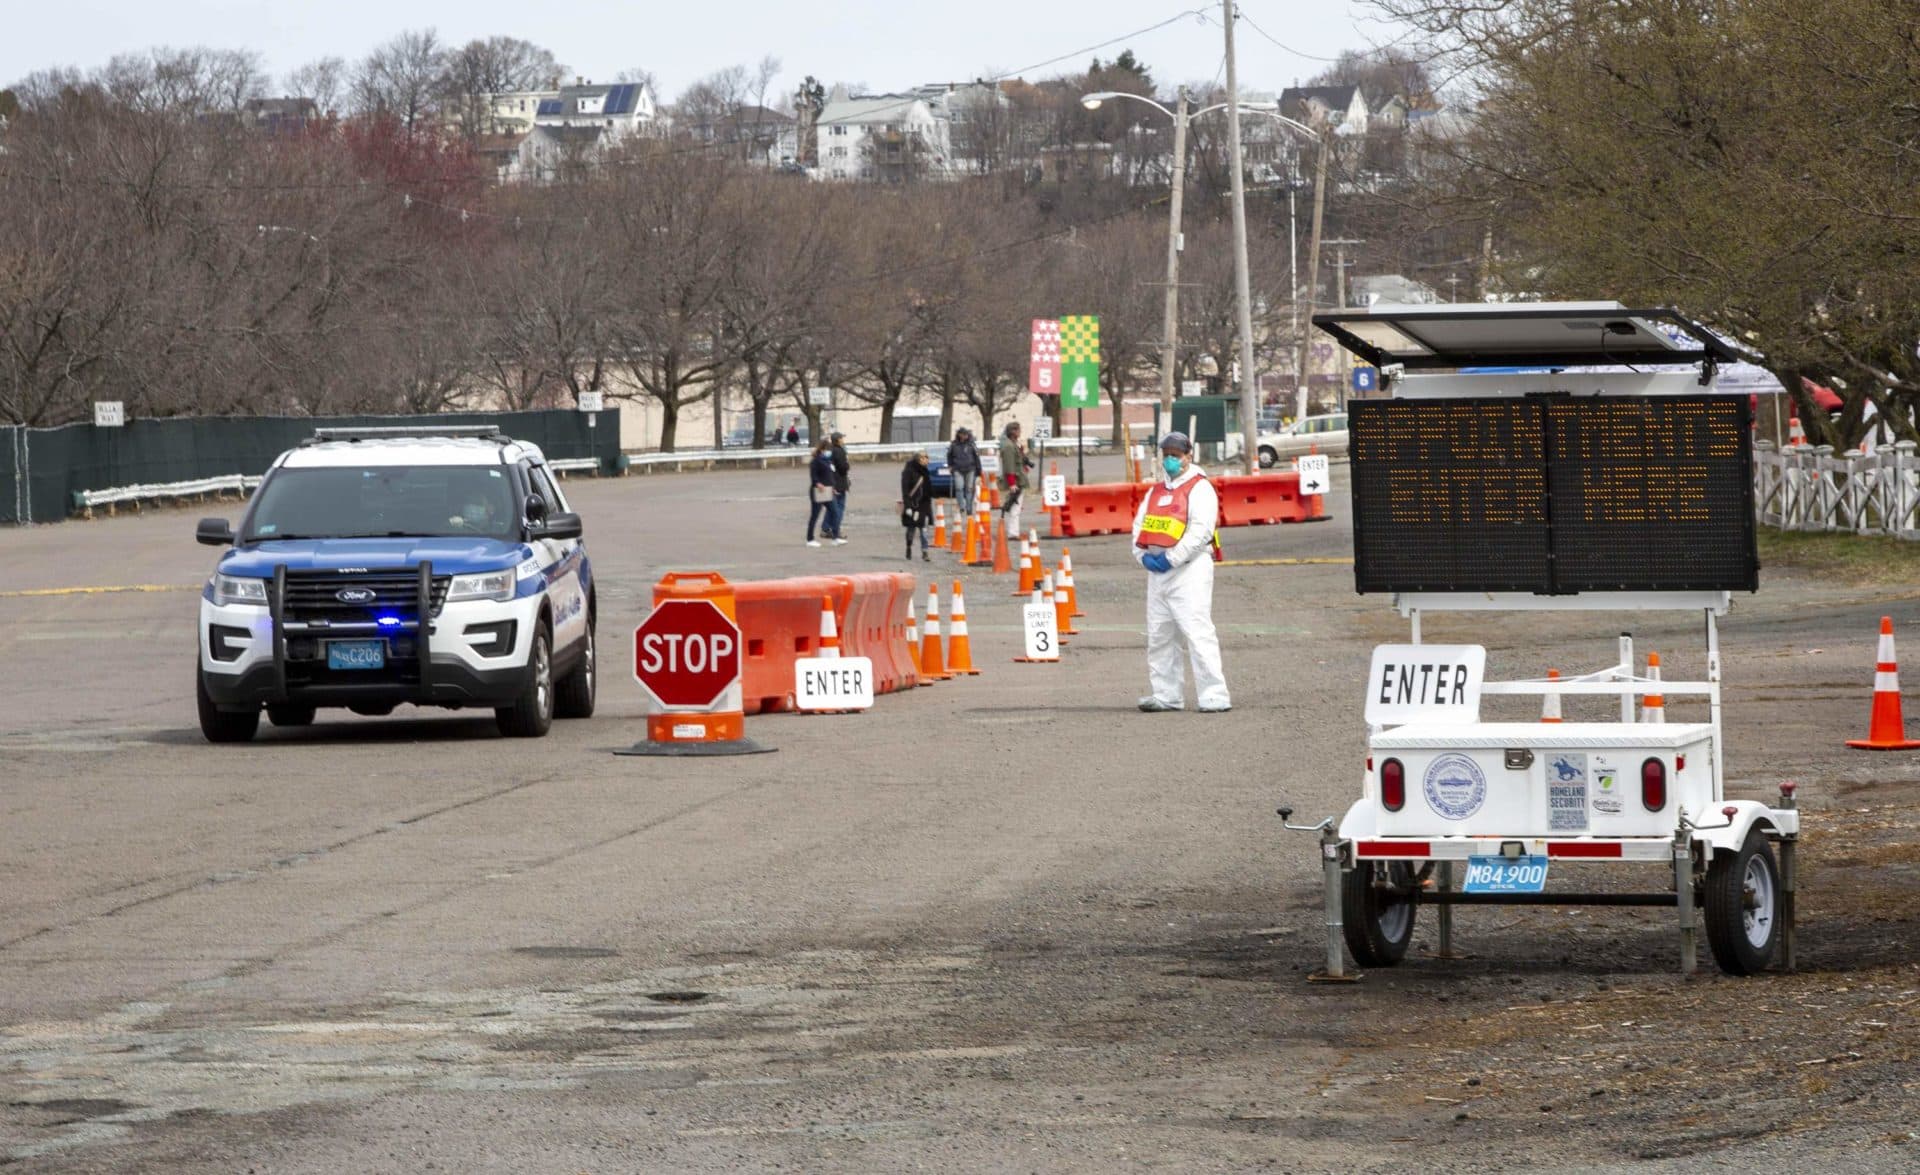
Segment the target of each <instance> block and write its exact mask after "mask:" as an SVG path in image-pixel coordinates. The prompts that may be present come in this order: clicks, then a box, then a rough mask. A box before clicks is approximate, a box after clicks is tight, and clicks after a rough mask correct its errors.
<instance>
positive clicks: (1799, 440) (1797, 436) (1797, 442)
mask: <svg viewBox="0 0 1920 1175" xmlns="http://www.w3.org/2000/svg"><path fill="white" fill-rule="evenodd" d="M1806 446H1807V430H1806V427H1805V426H1803V425H1802V424H1801V423H1800V416H1799V414H1798V413H1796V414H1794V415H1792V416H1789V417H1787V448H1789V449H1804V448H1806Z"/></svg>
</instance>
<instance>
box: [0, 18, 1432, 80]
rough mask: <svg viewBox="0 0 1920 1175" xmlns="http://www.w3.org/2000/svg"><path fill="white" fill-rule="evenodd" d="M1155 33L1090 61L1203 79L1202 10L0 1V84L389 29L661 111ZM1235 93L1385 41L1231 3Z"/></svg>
mask: <svg viewBox="0 0 1920 1175" xmlns="http://www.w3.org/2000/svg"><path fill="white" fill-rule="evenodd" d="M1195 8H1204V9H1205V11H1206V12H1207V14H1208V15H1209V16H1210V17H1211V18H1212V19H1211V20H1209V21H1206V22H1202V21H1201V20H1200V19H1199V18H1198V17H1195V16H1186V17H1183V18H1181V19H1178V20H1176V21H1174V23H1172V24H1169V25H1167V26H1165V27H1163V28H1160V29H1157V30H1154V31H1152V32H1147V33H1142V34H1141V35H1139V36H1134V37H1127V38H1126V39H1125V40H1123V41H1121V42H1120V43H1118V44H1114V45H1111V46H1108V47H1106V48H1103V49H1100V50H1099V51H1098V52H1099V55H1100V56H1101V57H1102V58H1103V59H1106V58H1111V57H1113V56H1114V55H1115V54H1117V53H1118V52H1120V51H1121V50H1122V49H1126V48H1131V49H1132V50H1133V51H1134V53H1135V54H1136V55H1137V56H1138V57H1139V58H1140V59H1141V60H1143V61H1145V62H1146V63H1147V64H1148V65H1149V66H1150V67H1151V68H1152V69H1153V73H1154V78H1155V80H1156V81H1158V82H1159V83H1161V84H1162V85H1163V86H1165V85H1169V84H1170V83H1173V82H1180V81H1197V82H1206V81H1210V80H1212V79H1213V78H1214V77H1215V76H1216V75H1217V74H1218V73H1219V70H1220V65H1221V60H1222V48H1223V45H1222V38H1221V32H1220V25H1219V14H1220V5H1219V4H1218V3H1211V4H1206V3H1204V0H1052V2H1046V0H1040V2H1036V0H945V2H934V3H916V2H915V0H824V2H823V3H815V4H806V3H799V2H796V0H680V2H673V0H638V2H633V0H629V2H627V3H619V2H617V0H615V2H605V0H601V2H594V3H583V2H581V0H573V2H571V3H568V2H564V0H563V2H562V3H557V4H556V3H528V2H527V0H404V2H400V3H396V2H395V0H53V2H51V3H47V2H31V0H5V2H4V3H0V9H4V10H5V15H4V18H3V19H0V27H4V29H5V35H4V36H0V84H5V83H6V82H11V81H15V80H18V79H19V78H20V77H22V76H23V75H25V74H28V73H31V72H33V71H34V70H38V69H45V68H48V67H51V66H80V67H82V68H91V67H93V66H96V65H100V64H102V63H104V62H105V61H106V60H107V59H108V58H109V57H112V56H113V55H114V54H116V53H125V52H134V51H139V50H142V49H146V48H149V47H152V46H155V45H174V46H183V45H197V44H204V45H209V46H212V47H215V48H223V49H242V48H244V49H252V50H255V51H257V52H258V53H260V54H261V56H262V58H263V59H264V64H265V66H266V69H267V70H268V72H269V73H270V74H272V75H273V77H274V78H275V79H276V84H277V81H278V79H279V78H280V77H282V76H283V75H284V74H285V73H286V72H287V71H288V70H290V69H293V68H295V67H297V66H299V65H301V64H302V63H304V62H307V61H310V60H312V59H314V58H316V57H323V56H329V55H336V56H340V57H345V58H347V59H348V60H349V61H351V60H353V59H355V58H357V57H359V56H361V55H362V54H364V53H365V52H366V51H367V50H368V49H370V48H372V47H373V46H374V45H376V44H378V43H379V42H381V41H383V40H385V39H386V38H388V37H391V36H392V35H393V34H395V33H397V32H399V31H401V30H402V29H403V28H421V27H428V26H431V27H434V28H437V29H438V30H439V32H440V35H441V37H442V38H443V39H445V40H446V41H449V42H452V43H454V44H459V43H461V42H464V41H467V40H470V39H472V38H475V37H484V36H491V35H495V34H506V35H509V36H516V37H521V38H524V39H526V40H529V41H532V42H534V43H535V44H538V45H542V46H544V47H546V48H548V49H551V50H552V51H553V53H554V55H555V56H556V57H558V58H559V60H560V61H561V62H562V63H563V64H565V65H566V66H567V67H568V68H569V69H570V70H572V71H573V73H575V74H578V75H582V76H585V77H588V78H591V79H596V80H608V79H610V78H611V77H612V76H613V75H614V74H615V73H617V72H619V71H621V70H623V69H632V68H643V69H648V70H651V71H653V73H654V75H655V76H656V77H657V78H658V79H659V83H660V90H661V95H660V96H661V98H662V99H663V100H668V101H671V100H672V99H673V97H674V96H675V95H676V94H678V93H679V91H680V90H681V89H682V88H683V87H685V86H686V85H687V84H688V83H689V82H691V81H693V80H694V79H696V78H699V77H701V76H702V75H704V74H707V73H709V72H711V71H713V70H715V69H719V68H722V67H724V66H728V65H733V64H736V63H743V62H755V61H758V60H759V59H760V58H761V57H763V56H765V55H768V54H771V55H772V56H774V57H777V58H779V59H780V61H781V63H782V73H781V80H780V88H781V89H783V90H790V89H791V88H792V86H793V85H794V84H795V83H797V82H798V81H799V80H800V79H801V78H802V77H804V76H806V75H807V74H813V75H814V76H815V77H818V78H819V79H820V80H821V81H823V82H825V83H826V84H828V85H832V84H833V83H834V82H836V81H846V82H864V83H866V84H867V85H868V86H869V87H871V88H872V89H874V90H877V91H884V90H890V89H899V88H903V87H906V86H909V85H915V84H919V83H923V82H936V81H957V80H965V79H968V78H972V77H976V76H981V75H985V74H990V73H1005V72H1009V71H1014V70H1023V69H1025V68H1026V67H1029V66H1033V65H1036V64H1038V63H1041V62H1045V61H1048V60H1049V59H1051V58H1055V57H1060V56H1062V55H1066V56H1067V57H1068V60H1066V61H1063V62H1060V63H1057V64H1053V65H1047V66H1044V67H1042V68H1039V69H1034V70H1031V71H1029V73H1028V76H1031V77H1041V76H1047V75H1050V74H1053V73H1057V72H1064V71H1067V70H1069V69H1080V68H1084V66H1085V63H1086V58H1087V57H1088V56H1090V55H1091V54H1090V53H1089V52H1088V51H1087V50H1089V48H1090V47H1091V46H1093V45H1096V44H1098V43H1100V42H1102V41H1106V40H1108V39H1110V38H1115V37H1122V36H1124V35H1125V34H1128V33H1132V32H1134V31H1135V30H1139V29H1143V28H1146V27H1147V26H1149V25H1152V24H1155V23H1157V22H1159V21H1162V20H1166V19H1167V18H1169V17H1173V16H1175V15H1177V14H1179V13H1181V12H1183V11H1190V10H1192V9H1195ZM1241 11H1242V12H1243V13H1244V14H1245V15H1246V17H1247V18H1248V19H1249V20H1251V21H1252V22H1254V23H1256V24H1258V25H1259V26H1260V28H1262V29H1264V30H1265V31H1266V33H1268V34H1271V36H1272V37H1273V38H1275V39H1277V40H1278V41H1279V42H1282V43H1284V44H1285V45H1286V48H1285V49H1282V48H1280V47H1279V46H1278V45H1276V44H1275V43H1274V41H1273V40H1269V39H1267V38H1266V37H1263V36H1262V35H1261V34H1260V33H1259V32H1257V31H1255V30H1254V29H1253V28H1251V27H1249V26H1248V25H1247V23H1245V22H1243V23H1242V25H1241V31H1240V33H1239V40H1240V45H1239V58H1240V68H1241V77H1242V79H1243V81H1242V85H1244V86H1246V87H1247V88H1249V89H1264V90H1270V89H1278V88H1280V87H1282V86H1286V85H1290V84H1292V83H1293V82H1294V81H1296V80H1299V79H1304V78H1306V77H1309V76H1311V75H1312V74H1314V73H1316V72H1318V71H1319V70H1320V69H1322V68H1324V66H1325V63H1324V62H1323V61H1321V60H1318V58H1330V57H1333V56H1334V55H1335V54H1337V53H1339V52H1340V51H1341V50H1343V49H1359V48H1365V47H1366V46H1368V45H1369V44H1380V43H1385V42H1386V41H1389V40H1391V39H1392V38H1393V35H1394V32H1395V30H1391V29H1388V28H1386V27H1385V26H1382V25H1380V24H1378V23H1376V22H1374V21H1372V20H1371V19H1369V17H1368V15H1367V12H1366V9H1365V6H1364V4H1362V3H1356V2H1353V0H1333V2H1331V3H1325V2H1322V3H1309V2H1307V0H1286V2H1283V0H1243V3H1242V4H1241Z"/></svg>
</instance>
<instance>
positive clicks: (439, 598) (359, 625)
mask: <svg viewBox="0 0 1920 1175" xmlns="http://www.w3.org/2000/svg"><path fill="white" fill-rule="evenodd" d="M442 581H443V582H441V583H435V582H434V578H433V562H432V561H431V560H422V561H421V563H420V567H419V572H418V575H417V576H415V577H414V580H413V584H412V587H413V593H412V599H411V600H410V601H409V602H410V603H411V604H412V605H413V615H414V619H411V620H408V619H404V618H394V620H393V622H392V623H388V624H383V623H381V622H380V621H379V620H364V621H363V620H350V621H333V620H318V621H310V620H293V619H290V618H289V617H288V614H287V565H286V564H285V563H278V564H275V565H274V568H273V590H272V593H271V594H270V595H269V596H268V598H267V614H268V616H269V618H270V619H271V620H272V622H273V696H274V698H275V700H277V701H282V702H284V701H286V700H287V637H288V635H289V634H294V633H298V634H301V635H306V634H320V635H329V636H330V635H335V634H342V635H349V634H350V635H360V634H371V635H378V636H385V635H387V634H389V633H397V632H408V633H414V634H415V637H416V640H417V642H418V644H417V648H418V650H419V652H418V657H419V662H420V693H421V695H422V696H426V695H427V694H429V693H430V692H431V690H432V687H433V656H432V648H431V645H432V639H431V638H432V635H433V618H434V617H435V616H436V615H437V613H438V612H439V606H440V605H441V604H442V603H445V602H446V595H447V590H448V585H449V584H450V582H451V581H450V580H447V578H446V577H442ZM335 582H339V581H335ZM303 586H304V585H303ZM376 590H377V589H376ZM389 595H390V594H389ZM376 599H378V596H376ZM384 602H386V603H389V604H395V605H397V604H399V603H400V601H398V600H393V599H391V598H389V599H387V600H386V601H384Z"/></svg>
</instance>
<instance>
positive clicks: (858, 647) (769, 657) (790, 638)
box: [732, 571, 920, 714]
mask: <svg viewBox="0 0 1920 1175" xmlns="http://www.w3.org/2000/svg"><path fill="white" fill-rule="evenodd" d="M732 586H733V589H734V607H735V616H736V620H737V622H738V624H739V625H740V635H741V639H742V640H743V641H744V642H745V644H746V648H745V649H744V650H743V651H742V657H741V675H740V681H741V693H742V706H743V708H744V710H745V712H746V713H748V714H774V713H779V712H780V711H783V710H791V709H792V708H793V663H794V662H795V661H797V660H800V659H802V658H806V657H814V656H818V655H819V652H820V597H822V596H825V597H827V598H829V599H831V600H832V601H833V611H834V623H835V625H836V627H838V628H839V630H840V652H841V655H842V656H846V657H868V658H871V659H872V661H873V677H874V692H875V693H883V694H885V693H893V692H895V691H896V690H903V689H912V688H913V687H914V686H916V685H918V684H919V682H920V671H919V666H918V661H917V657H916V651H915V650H912V649H909V648H908V646H907V601H908V600H909V599H910V598H911V597H912V595H913V590H914V580H913V576H911V575H908V574H906V573H904V572H898V571H885V572H865V573H862V574H859V575H804V576H796V577H794V578H792V579H764V580H753V581H749V582H746V583H737V584H734V585H732Z"/></svg>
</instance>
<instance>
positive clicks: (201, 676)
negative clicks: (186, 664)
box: [193, 665, 260, 743]
mask: <svg viewBox="0 0 1920 1175" xmlns="http://www.w3.org/2000/svg"><path fill="white" fill-rule="evenodd" d="M193 694H194V700H195V701H196V702H198V703H199V704H200V733H201V734H203V735H205V736H206V739H207V741H208V742H210V743H244V742H247V741H250V740H251V739H252V738H253V734H254V732H255V731H256V730H259V729H260V709H259V707H257V706H256V707H254V708H253V709H251V710H241V711H238V712H236V711H232V710H222V709H221V708H220V707H218V706H216V705H214V704H213V698H212V697H210V696H209V695H208V694H207V674H206V671H205V670H203V669H201V668H200V667H199V666H197V665H196V666H195V667H194V670H193Z"/></svg>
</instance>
